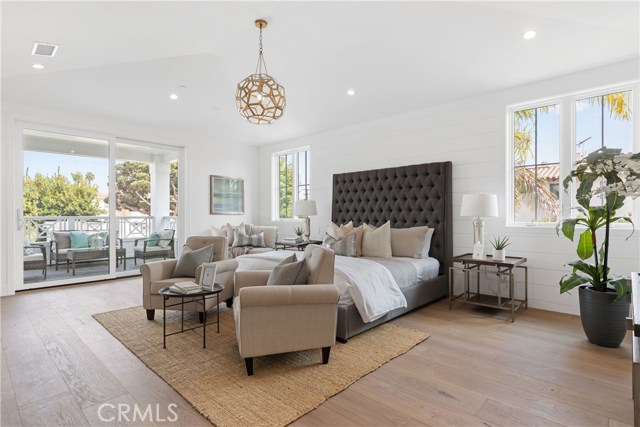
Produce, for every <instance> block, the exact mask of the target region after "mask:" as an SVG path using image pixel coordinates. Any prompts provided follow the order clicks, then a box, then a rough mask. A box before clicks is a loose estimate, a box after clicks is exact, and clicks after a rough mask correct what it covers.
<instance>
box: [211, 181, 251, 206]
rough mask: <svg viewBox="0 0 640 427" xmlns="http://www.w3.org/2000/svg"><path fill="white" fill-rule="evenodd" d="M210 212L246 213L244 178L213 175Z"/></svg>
mask: <svg viewBox="0 0 640 427" xmlns="http://www.w3.org/2000/svg"><path fill="white" fill-rule="evenodd" d="M210 178H211V183H210V193H211V194H210V209H211V211H210V213H211V214H224V215H242V214H244V179H242V178H232V177H229V176H218V175H211V176H210Z"/></svg>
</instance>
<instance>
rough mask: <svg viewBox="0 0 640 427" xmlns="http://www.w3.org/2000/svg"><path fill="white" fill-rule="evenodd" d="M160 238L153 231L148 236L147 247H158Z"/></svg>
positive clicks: (158, 234)
mask: <svg viewBox="0 0 640 427" xmlns="http://www.w3.org/2000/svg"><path fill="white" fill-rule="evenodd" d="M161 237H162V236H161V235H160V233H158V232H157V231H154V232H153V233H151V235H149V239H147V247H150V246H158V241H159V240H160V238H161Z"/></svg>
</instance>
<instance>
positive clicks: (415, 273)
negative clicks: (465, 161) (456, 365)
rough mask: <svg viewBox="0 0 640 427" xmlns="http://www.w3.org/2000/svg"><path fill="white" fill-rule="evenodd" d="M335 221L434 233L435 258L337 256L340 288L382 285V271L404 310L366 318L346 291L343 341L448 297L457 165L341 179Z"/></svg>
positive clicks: (267, 259) (256, 262) (269, 256)
mask: <svg viewBox="0 0 640 427" xmlns="http://www.w3.org/2000/svg"><path fill="white" fill-rule="evenodd" d="M331 217H332V221H333V222H334V223H336V224H342V223H347V222H349V221H353V225H354V226H358V225H360V224H361V223H363V222H366V223H368V224H372V225H375V226H379V225H382V224H383V223H385V222H387V221H390V222H391V226H392V227H393V228H408V227H414V226H423V225H427V226H429V227H430V228H433V229H434V232H433V236H432V238H431V247H430V250H429V258H423V259H414V258H367V257H364V258H351V257H343V256H336V262H335V267H336V268H335V282H334V283H336V284H337V285H338V287H339V288H341V286H342V285H344V284H345V283H346V282H350V283H353V282H354V281H356V280H359V281H361V282H363V281H364V282H368V281H370V282H372V283H373V282H376V277H375V276H376V273H375V271H377V272H378V274H380V275H383V274H386V275H388V276H392V277H393V280H395V282H396V283H397V285H398V288H399V289H398V288H396V291H395V293H396V295H395V297H399V298H401V299H402V300H403V304H402V307H401V306H400V305H399V304H396V305H395V306H397V307H398V308H395V309H393V310H392V311H389V312H388V313H387V312H386V311H384V312H385V313H386V314H384V315H380V314H378V315H376V314H377V313H365V311H366V310H363V301H362V299H361V298H355V299H356V300H357V302H358V303H357V304H356V303H354V300H353V299H352V298H349V295H346V296H347V297H346V298H345V294H346V292H344V289H345V288H341V299H340V304H339V305H338V326H337V331H336V337H337V339H338V340H339V341H342V342H346V341H347V340H348V339H349V338H350V337H352V336H354V335H357V334H359V333H361V332H364V331H366V330H368V329H370V328H373V327H375V326H377V325H379V324H381V323H384V322H387V321H389V320H391V319H393V318H396V317H398V316H400V315H402V314H404V313H406V312H408V311H411V310H413V309H415V308H418V307H421V306H423V305H425V304H427V303H429V302H432V301H435V300H437V299H439V298H442V297H444V296H446V295H447V293H448V276H447V274H448V272H449V267H450V266H451V264H452V258H453V256H452V255H453V250H452V225H451V162H441V163H428V164H421V165H412V166H404V167H396V168H388V169H377V170H370V171H363V172H350V173H342V174H336V175H334V176H333V201H332V215H331ZM298 255H301V253H300V254H298ZM285 256H287V253H286V251H275V252H270V253H264V254H255V255H245V256H242V257H238V258H236V259H237V260H238V261H239V262H240V267H239V270H270V269H273V267H274V266H275V265H276V264H277V263H278V262H279V261H280V260H281V259H283V258H284V257H285ZM376 268H377V270H375V269H376ZM368 270H370V271H368ZM367 273H368V276H367ZM355 275H361V277H358V278H356V277H354V276H355ZM350 279H351V280H350ZM367 284H368V283H367ZM372 286H373V285H372ZM375 286H378V284H377V282H376V283H375ZM350 293H351V294H353V292H352V291H351V292H350ZM399 293H401V294H402V295H399ZM390 295H391V294H390ZM396 299H397V298H396ZM405 300H406V303H405ZM394 303H395V301H394ZM380 316H381V317H380ZM363 318H364V319H366V321H365V320H363ZM371 318H374V319H375V320H371Z"/></svg>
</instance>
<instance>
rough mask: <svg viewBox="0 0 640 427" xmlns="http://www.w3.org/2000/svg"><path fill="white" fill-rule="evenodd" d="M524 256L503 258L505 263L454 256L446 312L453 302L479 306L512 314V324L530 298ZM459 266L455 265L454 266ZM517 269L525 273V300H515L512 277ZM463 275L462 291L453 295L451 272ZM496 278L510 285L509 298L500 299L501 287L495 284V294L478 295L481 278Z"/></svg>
mask: <svg viewBox="0 0 640 427" xmlns="http://www.w3.org/2000/svg"><path fill="white" fill-rule="evenodd" d="M526 262H527V259H526V258H523V257H506V259H505V260H504V261H494V260H493V258H492V257H491V256H487V257H486V258H485V259H473V258H472V256H471V254H464V255H459V256H456V257H453V263H454V266H452V267H450V268H449V310H451V308H452V306H453V302H454V301H460V302H463V303H465V304H472V305H479V306H483V307H491V308H497V309H499V310H505V311H511V321H512V322H514V321H515V319H516V314H519V313H520V312H521V311H522V310H526V308H527V306H528V297H529V277H528V270H527V266H526V265H525V263H526ZM456 263H457V264H460V266H455V264H456ZM516 269H522V270H524V299H517V298H515V274H514V271H515V270H516ZM456 271H458V272H462V273H463V276H464V291H463V292H462V293H461V294H458V295H454V293H453V292H454V286H453V283H454V282H453V278H454V273H455V272H456ZM481 274H487V275H496V276H497V277H498V278H499V279H501V278H503V277H506V278H508V282H509V296H508V297H503V296H501V292H500V291H501V286H502V284H501V283H500V284H499V285H498V292H497V295H487V294H481V293H480V275H481ZM472 275H475V276H476V286H475V292H474V291H472V290H471V278H472V277H471V276H472Z"/></svg>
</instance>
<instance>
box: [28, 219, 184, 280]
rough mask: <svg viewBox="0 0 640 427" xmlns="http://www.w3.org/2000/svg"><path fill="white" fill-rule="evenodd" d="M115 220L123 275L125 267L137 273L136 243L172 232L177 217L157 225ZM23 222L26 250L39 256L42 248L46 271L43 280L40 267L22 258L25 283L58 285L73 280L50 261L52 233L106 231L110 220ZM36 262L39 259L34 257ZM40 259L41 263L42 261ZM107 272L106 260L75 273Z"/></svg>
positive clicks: (64, 267) (119, 267) (62, 267)
mask: <svg viewBox="0 0 640 427" xmlns="http://www.w3.org/2000/svg"><path fill="white" fill-rule="evenodd" d="M116 219H117V224H118V225H117V230H116V242H117V245H116V246H117V247H118V248H124V254H123V257H124V260H123V259H122V257H120V259H119V260H118V261H119V262H118V265H117V268H116V272H117V273H122V272H124V271H125V267H126V271H128V272H131V271H138V266H139V264H140V262H139V263H138V266H135V265H134V262H133V256H134V252H133V248H134V243H135V240H136V239H140V238H146V237H148V236H149V235H150V234H151V233H152V232H154V231H157V230H156V229H157V228H159V229H172V230H175V228H176V220H177V217H175V216H164V217H162V218H161V219H160V221H159V222H156V220H155V217H153V216H126V217H116ZM24 221H25V224H24V233H25V234H24V243H25V246H33V248H34V249H35V251H34V252H35V254H36V255H37V254H39V253H40V249H39V247H40V246H43V247H44V252H45V256H46V267H44V268H46V279H45V278H44V277H45V274H44V273H43V270H42V268H43V266H42V264H41V263H33V262H29V261H27V260H28V259H30V258H34V257H28V256H27V255H25V271H24V282H25V283H35V282H43V281H47V282H48V281H57V280H64V279H69V278H71V277H72V272H71V271H69V272H67V265H66V262H64V263H61V264H59V266H58V269H57V270H56V267H55V261H54V260H53V259H52V258H53V257H52V242H53V240H54V239H53V232H54V231H72V230H73V231H85V232H100V231H104V232H108V231H109V218H108V217H106V216H31V217H25V218H24ZM154 224H161V227H157V226H154ZM35 258H38V257H37V256H36V257H35ZM39 258H40V259H42V257H39ZM122 261H124V262H122ZM138 261H140V260H138ZM108 271H109V263H108V260H106V259H99V260H95V261H92V260H88V261H85V262H83V263H82V264H79V267H78V268H77V269H76V270H75V277H88V276H96V275H103V274H107V273H108Z"/></svg>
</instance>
